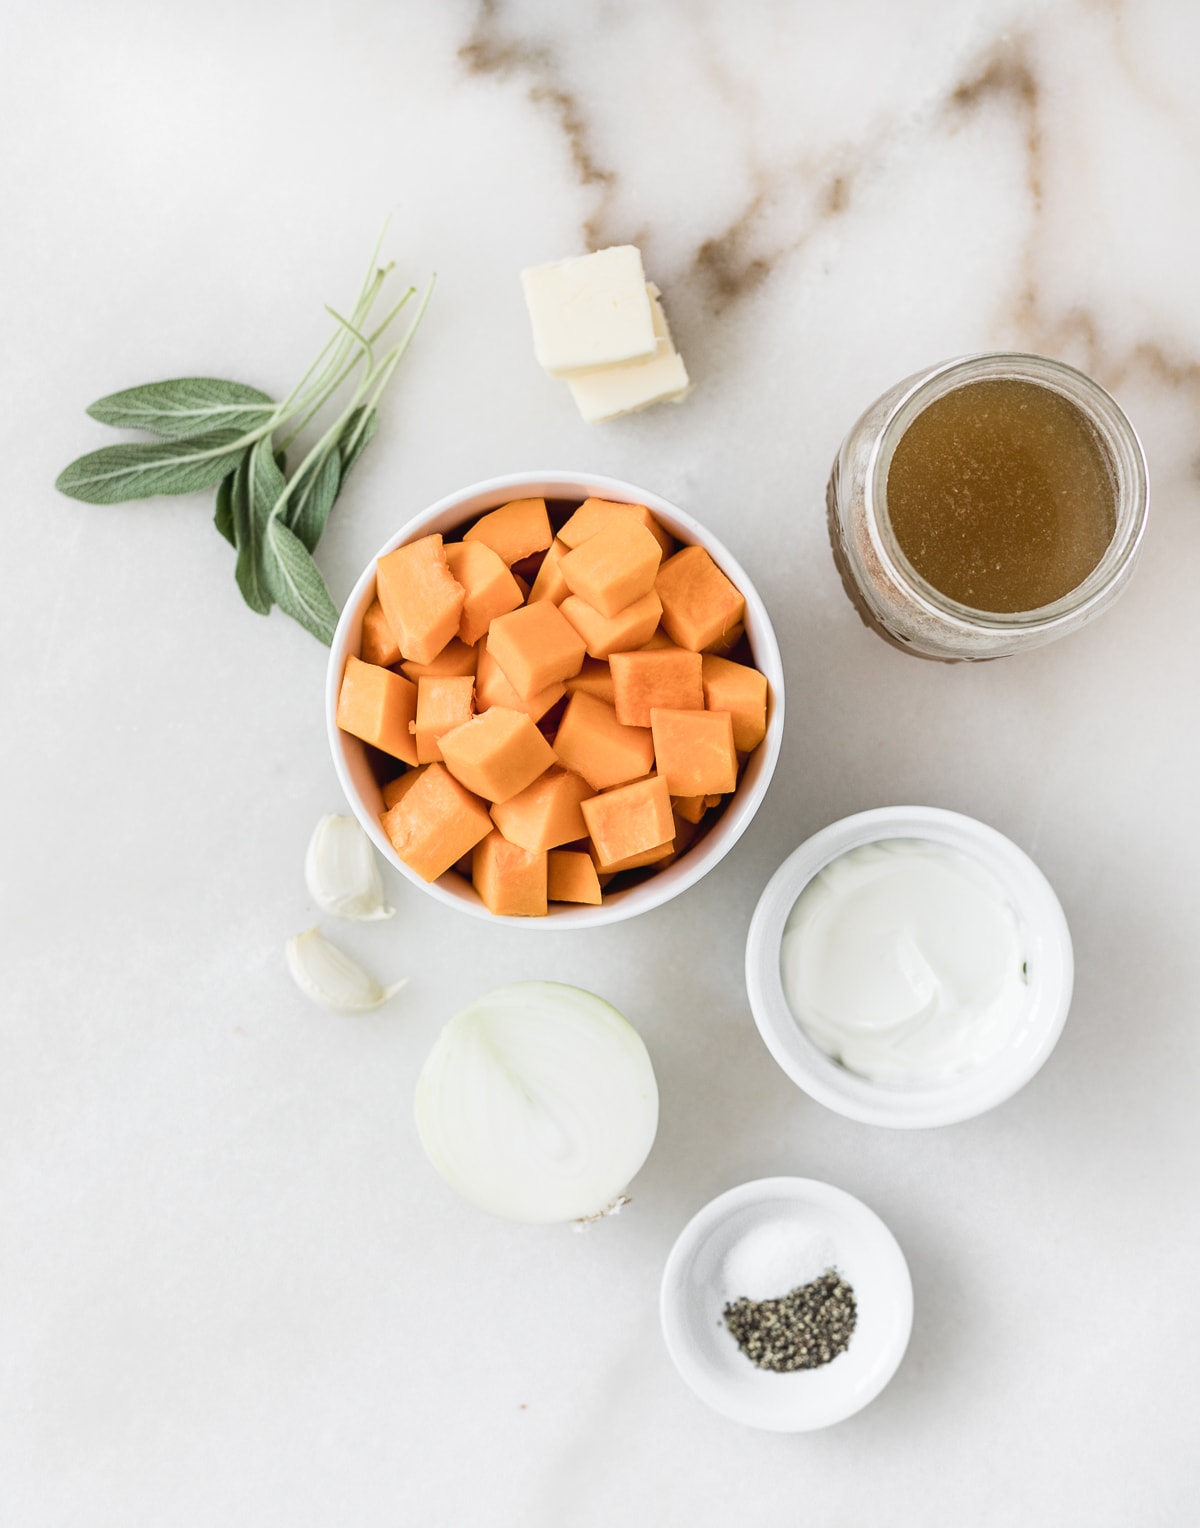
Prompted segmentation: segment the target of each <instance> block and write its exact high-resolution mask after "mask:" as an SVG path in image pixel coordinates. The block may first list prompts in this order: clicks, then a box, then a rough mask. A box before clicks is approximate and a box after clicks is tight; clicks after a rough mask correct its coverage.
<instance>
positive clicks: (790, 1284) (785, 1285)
mask: <svg viewBox="0 0 1200 1528" xmlns="http://www.w3.org/2000/svg"><path fill="white" fill-rule="evenodd" d="M836 1262H837V1249H836V1248H835V1247H834V1244H833V1241H832V1240H831V1238H830V1237H829V1236H827V1235H825V1234H824V1233H823V1232H814V1231H812V1230H810V1229H808V1228H806V1227H805V1226H803V1225H797V1224H796V1223H795V1222H794V1221H789V1220H785V1219H782V1218H780V1219H776V1220H769V1221H765V1222H763V1223H762V1224H761V1225H757V1226H754V1227H753V1228H752V1229H751V1230H749V1231H748V1232H747V1233H746V1235H745V1236H743V1237H742V1238H741V1239H740V1240H739V1241H737V1242H735V1243H734V1245H733V1246H732V1247H731V1248H730V1250H729V1252H728V1253H726V1255H725V1261H724V1264H723V1265H722V1269H721V1274H722V1282H723V1283H724V1286H725V1292H726V1295H727V1297H728V1298H730V1299H733V1300H737V1299H746V1300H755V1301H758V1300H778V1299H780V1298H782V1296H784V1295H786V1294H788V1293H790V1291H791V1290H793V1289H796V1288H797V1287H798V1286H799V1285H801V1284H811V1283H812V1281H813V1280H814V1279H819V1278H820V1277H821V1275H822V1274H823V1273H824V1272H825V1271H826V1269H828V1268H832V1267H834V1266H835V1264H836Z"/></svg>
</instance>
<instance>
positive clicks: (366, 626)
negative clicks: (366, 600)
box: [358, 600, 400, 668]
mask: <svg viewBox="0 0 1200 1528" xmlns="http://www.w3.org/2000/svg"><path fill="white" fill-rule="evenodd" d="M358 656H359V657H360V658H361V659H362V661H363V662H364V663H377V664H378V665H379V667H380V668H391V666H392V664H393V663H399V662H400V645H399V643H398V642H397V641H396V639H395V637H394V636H393V635H392V628H391V627H390V626H389V625H388V623H387V616H385V615H384V613H383V606H382V605H381V604H380V603H379V601H378V600H372V601H371V603H370V604H369V605H368V606H367V608H366V610H365V611H364V612H363V619H362V637H361V638H360V640H359V644H358Z"/></svg>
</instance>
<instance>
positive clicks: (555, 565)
mask: <svg viewBox="0 0 1200 1528" xmlns="http://www.w3.org/2000/svg"><path fill="white" fill-rule="evenodd" d="M569 550H570V548H569V547H568V546H567V544H566V542H564V541H559V540H557V539H555V540H554V541H553V542H552V543H551V545H550V547H549V548H548V550H547V552H546V555H545V556H544V557H543V558H542V561H541V565H540V567H539V568H538V570H537V572H536V573H535V574H534V579H533V585H532V587H531V588H530V590H529V599H528V600H527V602H526V603H527V604H530V605H534V604H536V603H537V602H538V600H549V601H550V603H551V604H552V605H561V604H562V602H563V600H565V599H566V597H567V595H568V594H570V592H571V591H570V589H569V588H568V586H567V581H566V579H565V578H564V577H563V576H562V567H561V563H562V560H563V558H564V557H565V556H566V555H567V552H568V551H569Z"/></svg>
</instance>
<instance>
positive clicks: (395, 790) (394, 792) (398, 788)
mask: <svg viewBox="0 0 1200 1528" xmlns="http://www.w3.org/2000/svg"><path fill="white" fill-rule="evenodd" d="M424 768H425V766H424V765H423V764H421V765H419V766H418V767H417V768H416V769H406V770H405V771H404V773H403V774H402V775H397V776H396V778H395V779H394V780H389V781H388V782H387V784H386V785H385V786H384V787H383V790H382V795H383V804H384V807H385V808H387V807H389V806H395V805H396V803H397V801H399V800H401V798H402V797H404V796H407V795H408V793H409V791H410V790H412V788H413V786H414V785H415V784H416V783H417V781H418V780H419V779H420V778H421V772H422V770H423V769H424Z"/></svg>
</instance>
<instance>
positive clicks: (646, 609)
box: [558, 589, 662, 658]
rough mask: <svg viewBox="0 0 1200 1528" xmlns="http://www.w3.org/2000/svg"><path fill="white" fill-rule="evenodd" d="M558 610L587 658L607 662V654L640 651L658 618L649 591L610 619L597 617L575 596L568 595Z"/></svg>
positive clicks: (655, 599) (657, 604)
mask: <svg viewBox="0 0 1200 1528" xmlns="http://www.w3.org/2000/svg"><path fill="white" fill-rule="evenodd" d="M558 608H559V609H560V610H561V611H562V613H563V615H564V616H565V617H566V619H567V620H568V621H570V623H571V625H572V626H573V627H574V628H575V630H576V631H577V632H578V633H579V635H580V637H581V638H582V639H583V641H584V642H585V643H586V644H587V653H588V657H589V658H607V657H608V655H609V654H610V653H623V652H628V651H629V650H630V649H631V648H636V647H641V645H642V638H643V636H644V635H645V634H646V633H649V632H653V630H654V628H655V627H656V626H657V625H658V622H659V617H660V616H661V615H662V605H661V604H660V602H659V598H658V595H657V594H655V592H654V590H653V589H651V591H650V593H649V594H643V595H642V597H641V599H640V600H634V602H633V604H632V605H626V607H625V609H624V610H619V611H618V612H617V614H616V615H615V616H612V617H611V618H610V617H609V616H606V615H601V614H600V612H599V611H598V610H596V609H595V608H594V607H593V606H591V605H589V604H588V602H587V600H585V599H581V598H580V597H579V595H577V594H571V595H568V596H567V598H566V599H564V600H563V602H562V604H561V605H560V606H559V607H558Z"/></svg>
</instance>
